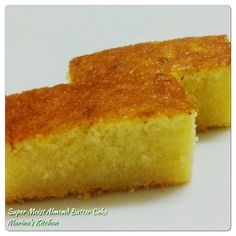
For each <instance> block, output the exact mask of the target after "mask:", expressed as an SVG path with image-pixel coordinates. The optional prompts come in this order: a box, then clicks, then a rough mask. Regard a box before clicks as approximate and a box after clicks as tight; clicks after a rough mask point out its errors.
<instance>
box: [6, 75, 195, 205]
mask: <svg viewBox="0 0 236 236" xmlns="http://www.w3.org/2000/svg"><path fill="white" fill-rule="evenodd" d="M195 116H196V112H195V106H194V105H193V104H192V102H191V99H190V98H189V96H188V95H187V94H186V92H185V90H184V89H183V87H182V85H181V84H180V83H179V82H178V81H176V80H175V79H171V78H165V79H164V78H163V77H159V76H157V77H156V78H154V79H153V78H150V79H148V80H146V79H144V80H142V79H140V80H137V79H130V80H123V79H120V80H119V81H115V80H114V81H109V82H108V83H107V82H106V81H100V82H98V83H97V84H93V83H92V84H91V83H90V81H84V82H83V83H79V84H78V85H73V84H71V85H70V84H61V85H57V86H55V87H51V88H40V89H34V90H31V91H26V92H23V93H20V94H13V95H10V96H7V97H6V201H7V202H20V201H23V200H27V199H44V198H48V197H65V196H67V195H70V194H72V195H87V194H97V193H101V192H111V191H123V190H130V189H132V190H133V189H137V188H141V187H146V188H150V187H154V186H164V185H176V184H181V183H185V182H188V181H190V180H191V167H192V152H193V146H194V142H195Z"/></svg>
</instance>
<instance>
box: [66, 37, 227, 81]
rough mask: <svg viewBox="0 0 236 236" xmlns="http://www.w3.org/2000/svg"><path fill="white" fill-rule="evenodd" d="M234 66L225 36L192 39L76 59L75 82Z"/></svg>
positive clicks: (72, 70)
mask: <svg viewBox="0 0 236 236" xmlns="http://www.w3.org/2000/svg"><path fill="white" fill-rule="evenodd" d="M229 64H230V43H229V41H228V39H227V37H226V36H225V35H220V36H205V37H189V38H182V39H174V40H168V41H163V42H149V43H140V44H136V45H130V46H125V47H120V48H114V49H109V50H105V51H101V52H98V53H94V54H91V55H86V56H81V57H77V58H74V59H73V60H72V61H71V62H70V65H69V72H70V76H71V79H72V81H76V80H82V79H89V80H94V79H98V78H102V79H105V80H111V79H114V78H116V77H126V78H130V77H135V76H136V77H138V76H140V75H142V76H145V75H147V76H150V75H155V74H157V73H162V74H169V73H171V72H175V73H176V72H178V71H192V70H195V71H196V70H198V69H202V68H205V67H208V68H209V67H210V68H211V67H212V68H214V67H218V66H227V65H229Z"/></svg>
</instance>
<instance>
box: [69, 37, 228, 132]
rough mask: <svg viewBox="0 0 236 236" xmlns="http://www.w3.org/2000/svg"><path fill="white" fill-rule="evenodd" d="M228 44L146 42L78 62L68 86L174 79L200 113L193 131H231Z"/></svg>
mask: <svg viewBox="0 0 236 236" xmlns="http://www.w3.org/2000/svg"><path fill="white" fill-rule="evenodd" d="M230 57H231V56H230V43H229V41H228V39H227V36H225V35H219V36H204V37H189V38H182V39H174V40H167V41H162V42H148V43H140V44H136V45H129V46H125V47H120V48H114V49H109V50H105V51H101V52H97V53H94V54H91V55H85V56H81V57H76V58H74V59H73V60H71V62H70V64H69V73H68V75H69V80H70V82H71V83H79V82H80V81H81V80H90V81H93V82H95V83H96V81H97V80H106V81H109V80H116V79H117V78H120V77H122V78H126V79H129V78H137V79H138V78H143V77H147V78H151V77H155V76H156V75H158V74H159V75H168V74H171V75H173V76H174V77H175V78H176V79H178V80H180V81H182V82H183V85H184V87H185V89H186V90H187V92H188V93H189V95H190V96H191V98H192V100H193V102H194V103H195V104H196V105H197V106H198V107H199V112H198V115H197V130H198V131H201V130H205V129H207V128H210V127H222V126H223V127H228V126H230V64H231V62H230V61H231V60H230V59H231V58H230Z"/></svg>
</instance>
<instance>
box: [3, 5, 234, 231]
mask: <svg viewBox="0 0 236 236" xmlns="http://www.w3.org/2000/svg"><path fill="white" fill-rule="evenodd" d="M210 34H228V35H229V34H230V9H229V7H222V6H218V7H213V6H209V7H207V6H204V7H200V6H191V7H181V6H178V7H175V6H172V7H164V6H162V7H160V6H149V7H144V6H140V7H134V6H129V7H128V6H126V7H117V6H113V7H104V6H100V7H91V6H89V7H81V6H80V7H78V6H77V7H75V6H71V7H42V6H41V7H7V9H6V94H11V93H14V92H21V91H23V90H27V89H31V88H35V87H41V86H50V85H53V84H57V83H65V82H66V81H65V74H66V71H67V65H68V61H69V60H70V59H71V58H73V57H74V56H78V55H82V54H86V53H91V52H94V51H98V50H101V49H105V48H110V47H117V46H121V45H124V44H130V43H137V42H143V41H152V40H163V39H169V38H177V37H185V36H194V35H195V36H196V35H210ZM229 144H230V133H229V130H227V129H222V130H216V131H210V132H208V133H205V134H200V135H199V142H198V144H197V146H196V150H195V160H194V168H193V181H192V182H191V183H190V184H188V185H185V186H181V187H175V188H167V189H159V190H158V189H154V190H151V191H138V192H135V193H115V194H108V195H105V196H102V197H99V198H95V199H92V200H91V201H87V202H85V201H81V200H77V199H66V200H53V201H52V200H50V201H43V202H30V203H26V204H24V205H14V207H16V208H20V207H21V208H25V207H37V208H38V207H41V208H42V207H43V208H47V207H77V208H94V207H105V208H107V209H108V210H109V214H108V216H106V217H103V218H98V217H95V218H94V217H80V218H75V217H71V218H69V217H66V218H64V219H63V220H61V222H62V223H61V226H62V228H67V229H137V230H138V229H167V230H168V229H169V230H171V229H193V230H194V229H199V230H205V229H215V230H227V229H229V227H230V192H229V190H230V182H229V180H230V146H229ZM8 207H9V206H8ZM41 229H42V228H41ZM57 229H58V228H57Z"/></svg>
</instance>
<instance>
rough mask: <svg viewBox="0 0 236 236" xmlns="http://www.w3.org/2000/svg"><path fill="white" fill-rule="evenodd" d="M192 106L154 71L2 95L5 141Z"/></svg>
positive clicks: (179, 90)
mask: <svg viewBox="0 0 236 236" xmlns="http://www.w3.org/2000/svg"><path fill="white" fill-rule="evenodd" d="M194 109H195V108H194V106H193V104H192V102H191V101H190V99H189V97H188V96H187V95H186V93H185V91H184V89H183V88H182V86H181V85H180V84H179V82H178V81H176V80H175V79H171V78H166V77H165V78H164V77H162V76H156V77H155V78H151V79H149V80H146V79H143V80H142V79H130V80H122V79H121V81H118V82H117V81H110V82H109V83H107V82H104V81H103V82H98V83H90V82H89V81H84V82H81V83H80V84H78V85H73V84H60V85H57V86H55V87H52V88H40V89H34V90H30V91H26V92H23V93H20V94H13V95H10V96H7V97H6V142H7V143H10V144H11V145H14V144H15V143H16V142H19V141H22V140H24V139H27V138H31V137H34V136H35V135H37V134H48V133H50V132H52V131H53V130H55V129H57V128H59V129H62V128H68V127H75V126H79V127H82V126H84V125H85V126H86V127H88V126H89V125H91V124H93V123H94V122H97V121H99V120H103V121H112V122H115V121H120V120H125V119H128V120H130V119H135V118H142V119H145V118H148V117H151V116H155V115H166V116H168V117H171V116H173V115H176V114H179V113H191V112H192V111H193V110H194Z"/></svg>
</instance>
